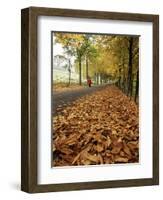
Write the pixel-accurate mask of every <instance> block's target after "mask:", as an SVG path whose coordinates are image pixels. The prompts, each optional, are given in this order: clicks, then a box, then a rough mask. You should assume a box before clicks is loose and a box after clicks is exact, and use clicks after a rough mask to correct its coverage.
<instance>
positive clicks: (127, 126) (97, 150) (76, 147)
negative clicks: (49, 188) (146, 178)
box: [53, 86, 139, 166]
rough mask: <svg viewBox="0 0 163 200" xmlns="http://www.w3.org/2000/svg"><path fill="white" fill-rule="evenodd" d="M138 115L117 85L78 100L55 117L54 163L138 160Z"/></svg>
mask: <svg viewBox="0 0 163 200" xmlns="http://www.w3.org/2000/svg"><path fill="white" fill-rule="evenodd" d="M138 115H139V114H138V106H137V105H136V104H135V103H134V102H133V101H131V100H130V99H129V98H128V97H127V96H126V95H125V94H123V93H122V92H121V91H120V90H119V89H118V88H117V87H115V86H108V87H106V88H105V89H103V90H100V91H97V92H95V93H93V94H91V95H87V96H84V97H82V98H80V99H78V100H76V101H75V102H74V103H73V105H71V106H69V107H67V108H65V109H64V110H63V111H62V113H61V114H60V115H58V116H55V117H54V118H53V166H72V165H96V164H114V163H134V162H138V161H139V123H138Z"/></svg>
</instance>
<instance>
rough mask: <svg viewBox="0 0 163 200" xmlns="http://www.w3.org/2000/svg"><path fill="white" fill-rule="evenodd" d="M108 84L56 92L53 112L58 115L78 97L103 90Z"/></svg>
mask: <svg viewBox="0 0 163 200" xmlns="http://www.w3.org/2000/svg"><path fill="white" fill-rule="evenodd" d="M105 87H106V85H102V86H92V87H90V88H89V87H86V88H83V89H79V90H72V91H65V92H54V93H53V97H52V106H53V114H54V115H56V114H58V113H59V112H60V111H62V109H63V108H65V107H66V106H68V105H70V104H71V103H72V102H73V101H75V100H77V99H78V98H80V97H82V96H84V95H87V94H91V93H93V92H95V91H97V90H101V89H103V88H105Z"/></svg>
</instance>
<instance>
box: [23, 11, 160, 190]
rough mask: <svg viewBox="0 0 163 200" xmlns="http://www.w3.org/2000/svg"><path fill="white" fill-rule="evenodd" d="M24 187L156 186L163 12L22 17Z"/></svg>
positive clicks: (38, 13) (55, 13)
mask: <svg viewBox="0 0 163 200" xmlns="http://www.w3.org/2000/svg"><path fill="white" fill-rule="evenodd" d="M21 20H22V21H21V26H22V29H21V30H22V32H21V36H22V38H21V44H22V46H21V48H22V54H21V60H22V68H21V69H22V75H21V76H22V79H21V80H22V83H21V84H22V88H21V93H22V108H21V110H22V123H21V124H22V126H21V129H22V130H21V132H22V135H21V155H22V156H21V159H22V162H21V189H22V190H23V191H25V192H29V193H36V192H53V191H67V190H82V189H102V188H112V187H129V186H147V185H158V184H159V16H158V15H151V14H134V13H116V12H101V11H87V10H69V9H58V8H39V7H30V8H26V9H22V12H21Z"/></svg>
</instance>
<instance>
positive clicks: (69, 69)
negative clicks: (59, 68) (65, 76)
mask: <svg viewBox="0 0 163 200" xmlns="http://www.w3.org/2000/svg"><path fill="white" fill-rule="evenodd" d="M68 64H69V68H68V71H69V83H68V85H69V86H70V84H71V63H70V60H69V63H68Z"/></svg>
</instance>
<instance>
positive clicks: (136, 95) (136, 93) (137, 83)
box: [135, 70, 139, 102]
mask: <svg viewBox="0 0 163 200" xmlns="http://www.w3.org/2000/svg"><path fill="white" fill-rule="evenodd" d="M138 93H139V70H138V71H137V74H136V91H135V102H137V97H138Z"/></svg>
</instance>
